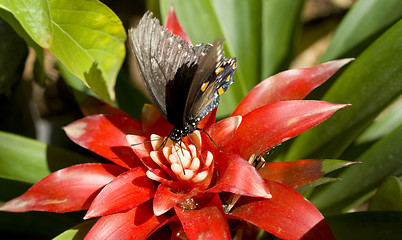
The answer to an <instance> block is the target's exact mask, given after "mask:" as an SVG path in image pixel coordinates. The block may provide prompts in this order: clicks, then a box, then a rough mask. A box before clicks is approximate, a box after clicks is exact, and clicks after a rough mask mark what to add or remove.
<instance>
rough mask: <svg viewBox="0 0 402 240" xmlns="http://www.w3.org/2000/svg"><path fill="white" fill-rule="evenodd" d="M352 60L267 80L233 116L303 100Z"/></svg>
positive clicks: (251, 93) (281, 74) (294, 70)
mask: <svg viewBox="0 0 402 240" xmlns="http://www.w3.org/2000/svg"><path fill="white" fill-rule="evenodd" d="M352 60H353V59H342V60H335V61H331V62H327V63H323V64H321V65H318V66H314V67H311V68H300V69H291V70H288V71H284V72H280V73H278V74H276V75H274V76H272V77H270V78H267V79H266V80H264V81H262V82H261V83H260V84H258V85H257V86H255V87H254V88H253V89H252V90H251V91H250V92H249V93H248V94H247V95H246V96H245V97H244V98H243V100H242V101H241V102H240V104H239V105H238V106H237V108H236V109H235V110H234V112H233V113H232V116H236V115H241V116H243V115H245V114H247V113H249V112H251V111H253V110H255V109H257V108H259V107H262V106H264V105H267V104H271V103H275V102H279V101H287V100H301V99H303V98H304V97H306V96H307V94H309V93H310V92H311V91H312V90H313V89H314V88H316V87H318V86H319V85H321V84H322V83H323V82H325V81H326V80H327V79H328V78H330V77H331V76H332V75H333V74H334V73H335V72H336V71H338V70H339V69H340V68H341V67H342V66H344V65H345V64H347V63H349V62H350V61H352Z"/></svg>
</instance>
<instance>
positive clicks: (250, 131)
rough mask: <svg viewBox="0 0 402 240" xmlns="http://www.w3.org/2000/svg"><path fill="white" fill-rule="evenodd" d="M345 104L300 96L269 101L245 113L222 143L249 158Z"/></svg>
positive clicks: (227, 149)
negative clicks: (226, 142) (311, 99)
mask: <svg viewBox="0 0 402 240" xmlns="http://www.w3.org/2000/svg"><path fill="white" fill-rule="evenodd" d="M345 106H347V105H345V104H333V103H328V102H322V101H301V100H299V101H284V102H278V103H274V104H269V105H266V106H263V107H261V108H258V109H256V110H254V111H252V112H250V113H248V114H246V115H244V116H243V120H242V122H241V124H240V126H239V128H238V129H237V130H236V133H235V135H234V136H233V138H232V139H231V140H230V142H229V143H228V144H226V146H221V147H223V149H225V150H226V151H228V152H232V153H236V154H239V155H240V156H242V157H243V158H244V159H248V158H249V157H250V156H251V155H252V154H257V155H258V153H261V152H264V151H266V150H269V149H271V148H272V147H274V146H275V145H277V144H280V143H282V142H284V141H286V140H288V139H290V138H293V137H295V136H297V135H298V134H300V133H302V132H304V131H306V130H308V129H310V128H312V127H314V126H315V125H317V124H319V123H321V122H323V121H324V120H326V119H327V118H329V117H330V116H331V115H332V114H333V113H334V112H336V111H337V110H339V109H341V108H343V107H345ZM257 152H258V153H257Z"/></svg>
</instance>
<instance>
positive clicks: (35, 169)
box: [0, 131, 92, 183]
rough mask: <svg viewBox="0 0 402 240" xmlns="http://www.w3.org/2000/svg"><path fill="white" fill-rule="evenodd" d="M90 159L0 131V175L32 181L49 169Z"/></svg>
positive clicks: (44, 174)
mask: <svg viewBox="0 0 402 240" xmlns="http://www.w3.org/2000/svg"><path fill="white" fill-rule="evenodd" d="M84 162H92V160H91V159H88V158H86V157H83V156H81V155H78V154H75V153H73V152H70V151H67V150H63V149H60V148H58V147H54V146H50V145H47V144H45V143H42V142H39V141H36V140H32V139H29V138H25V137H21V136H18V135H15V134H11V133H6V132H1V131H0V178H5V179H10V180H16V181H21V182H26V183H36V182H37V181H39V180H41V179H42V178H44V177H46V176H47V175H49V174H50V173H51V172H52V171H55V170H58V169H61V168H64V167H68V166H71V165H74V164H77V163H84Z"/></svg>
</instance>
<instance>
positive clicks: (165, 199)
mask: <svg viewBox="0 0 402 240" xmlns="http://www.w3.org/2000/svg"><path fill="white" fill-rule="evenodd" d="M199 192H200V191H199V190H198V189H194V190H193V191H191V192H189V193H186V194H180V193H174V192H172V191H170V189H169V187H168V186H166V185H165V184H160V185H159V186H158V189H157V190H156V193H155V196H154V202H153V204H154V205H153V206H154V214H155V215H156V216H159V215H162V214H164V213H166V212H167V211H169V210H170V209H172V208H173V207H174V206H175V205H176V204H177V203H178V202H180V201H181V200H182V199H183V198H190V197H192V196H194V195H196V194H198V193H199Z"/></svg>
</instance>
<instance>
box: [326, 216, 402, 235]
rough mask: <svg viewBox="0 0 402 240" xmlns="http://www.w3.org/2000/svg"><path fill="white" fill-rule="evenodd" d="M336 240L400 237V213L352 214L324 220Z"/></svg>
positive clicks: (401, 224) (401, 233)
mask: <svg viewBox="0 0 402 240" xmlns="http://www.w3.org/2000/svg"><path fill="white" fill-rule="evenodd" d="M325 219H326V220H327V222H328V224H329V226H330V227H331V229H332V232H333V233H334V235H335V238H336V239H342V240H349V239H350V240H356V239H387V240H393V239H395V240H397V239H401V236H402V228H401V226H402V212H396V211H394V212H354V213H348V214H342V215H337V216H330V217H326V218H325Z"/></svg>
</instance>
